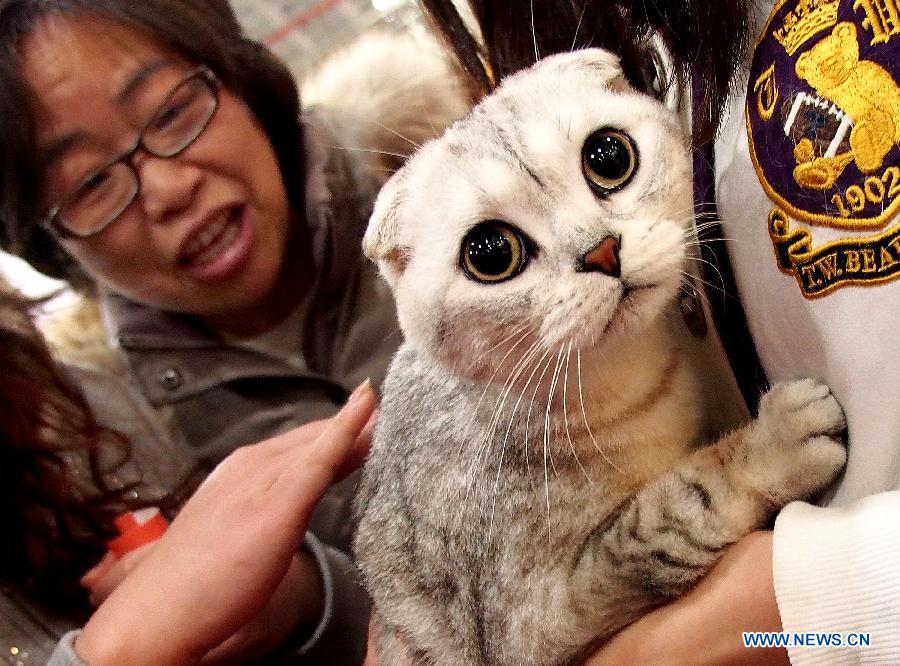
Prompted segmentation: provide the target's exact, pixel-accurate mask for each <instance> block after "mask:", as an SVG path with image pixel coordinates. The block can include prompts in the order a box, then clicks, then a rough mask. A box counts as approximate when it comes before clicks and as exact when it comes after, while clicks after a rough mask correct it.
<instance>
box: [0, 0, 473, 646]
mask: <svg viewBox="0 0 900 666" xmlns="http://www.w3.org/2000/svg"><path fill="white" fill-rule="evenodd" d="M407 51H408V49H407ZM430 54H431V55H430ZM382 55H383V56H388V55H396V51H395V52H394V53H392V54H389V53H387V52H385V53H383V54H382ZM371 60H372V58H368V59H367V60H366V61H365V62H364V61H362V60H360V59H359V58H356V59H353V58H352V57H351V58H350V59H349V61H348V63H349V64H348V66H347V67H345V70H346V69H349V67H350V66H353V67H357V68H359V67H360V66H361V65H363V64H365V65H367V66H369V67H372V68H373V69H374V70H375V71H377V69H376V68H377V67H378V62H377V61H376V62H374V63H373V62H371ZM376 60H377V59H376ZM392 69H393V70H396V69H397V65H394V66H393V68H392ZM365 71H369V70H365ZM407 71H410V70H409V68H407ZM414 71H417V72H419V73H420V74H421V76H422V78H421V79H420V80H415V81H414V82H413V83H412V84H411V85H410V84H409V82H404V85H405V86H406V88H407V89H406V90H405V92H406V95H399V94H398V95H391V96H385V95H381V96H382V97H390V100H389V101H390V104H384V103H382V106H384V107H386V108H389V109H394V110H395V111H396V110H397V109H401V110H402V111H403V113H400V112H397V113H394V115H392V116H390V117H381V116H379V115H378V114H377V113H375V114H370V113H369V112H370V111H371V109H372V108H373V107H377V104H373V103H371V101H370V103H369V104H368V106H360V105H359V104H358V100H355V99H353V98H347V99H346V100H345V106H344V107H343V108H341V109H338V110H337V111H340V113H338V112H337V111H335V112H333V113H330V114H327V115H326V114H325V113H318V112H316V111H315V110H313V109H310V110H309V111H305V112H304V115H303V123H302V124H301V121H300V116H299V103H298V98H297V92H296V88H295V86H294V83H293V81H292V79H291V77H290V75H289V73H288V71H287V70H286V68H285V67H284V66H283V65H282V64H280V63H279V62H278V61H276V60H275V59H274V57H273V56H272V55H271V54H270V53H269V52H268V51H267V50H265V49H264V48H263V47H261V46H260V45H259V44H257V43H255V42H253V41H251V40H249V39H247V38H246V37H245V36H244V35H243V33H242V31H241V29H240V27H239V26H238V23H237V21H236V20H235V17H234V15H233V13H232V11H231V9H230V8H229V6H228V4H227V3H226V2H224V1H210V0H149V1H147V2H140V3H135V2H131V1H130V0H112V1H102V0H51V1H50V2H46V1H44V0H41V1H38V0H0V116H2V117H3V118H4V119H14V122H13V121H12V120H5V121H4V122H3V123H2V128H0V155H2V157H0V164H2V165H3V167H2V169H0V172H2V176H0V178H2V179H3V185H2V187H0V217H2V222H3V231H4V235H5V237H6V241H7V243H8V245H9V246H10V247H11V248H12V249H13V250H14V251H15V252H17V253H19V254H21V255H22V256H24V257H25V258H27V259H28V260H29V261H31V262H32V263H33V264H34V265H35V266H37V267H38V268H41V269H43V270H44V271H46V272H48V273H50V274H53V275H56V276H64V277H68V278H69V279H70V280H71V281H72V282H73V283H74V284H80V285H85V284H88V285H94V284H95V285H97V286H99V289H100V291H101V292H102V293H103V294H104V309H105V313H104V314H105V318H106V320H107V322H108V324H109V325H110V327H111V328H112V331H113V337H114V341H115V343H116V344H117V345H118V347H119V348H120V349H121V350H122V352H123V353H124V355H125V357H126V360H127V361H128V365H129V368H130V370H131V372H132V377H133V380H134V381H135V382H136V384H137V385H138V387H139V388H140V390H141V391H142V392H143V394H144V396H145V397H146V399H147V400H148V401H149V403H150V404H151V405H152V406H153V407H154V408H156V409H157V410H158V411H159V412H160V413H161V414H162V415H163V416H164V417H165V418H166V419H167V424H168V425H169V426H170V428H171V430H172V432H173V434H174V437H175V439H176V440H178V441H183V442H184V443H185V444H186V445H187V447H188V449H189V450H190V452H191V453H192V455H193V456H194V457H195V458H196V459H197V460H199V461H201V462H216V461H218V460H220V459H221V458H223V457H224V456H225V455H226V454H228V453H229V452H231V451H233V450H234V449H235V448H237V447H239V446H242V445H244V444H248V443H251V442H255V441H259V440H260V439H263V438H265V437H269V436H272V435H273V434H276V433H279V432H283V431H284V430H286V429H288V428H290V427H291V426H295V425H297V424H300V423H307V422H310V421H312V420H315V419H321V418H324V417H328V416H331V415H332V414H334V412H335V411H336V409H337V408H338V406H339V405H340V404H342V403H343V402H344V401H345V400H346V397H347V395H348V393H349V389H350V388H351V387H353V386H355V385H356V384H358V383H359V382H360V381H362V380H363V379H364V378H366V377H371V378H372V380H373V382H374V383H376V384H377V383H378V381H379V380H380V378H381V377H382V375H383V373H384V370H385V368H386V366H387V362H388V360H389V358H390V355H391V354H392V353H393V350H394V348H395V347H396V345H397V344H398V343H399V336H398V335H397V326H396V323H395V320H394V312H393V305H392V301H391V298H390V295H389V293H388V291H387V289H386V287H384V286H383V285H382V284H381V283H380V282H379V281H378V280H377V279H376V276H375V271H374V269H373V268H372V267H371V266H369V265H368V263H367V262H365V261H364V260H363V258H362V255H361V252H360V248H359V238H360V237H361V233H362V227H363V225H364V223H365V220H366V219H367V216H368V212H369V208H370V205H371V200H372V198H373V197H374V194H375V191H376V190H377V187H378V184H379V182H380V180H381V179H383V178H384V177H385V175H386V174H384V173H378V172H376V171H375V170H374V169H372V168H371V165H372V161H371V160H366V161H364V160H363V159H362V157H361V156H365V155H367V154H368V151H371V150H378V148H379V146H380V145H384V144H376V145H372V144H370V143H368V139H366V137H372V136H373V134H372V132H367V131H365V129H366V128H369V127H374V128H386V129H384V130H379V131H381V133H382V134H391V135H392V136H393V135H394V134H396V135H399V136H401V137H403V141H404V142H408V143H409V144H410V145H412V144H415V143H416V141H417V140H419V139H421V138H422V134H421V131H422V129H423V128H429V129H428V131H436V130H435V129H434V128H437V127H440V126H441V125H442V124H444V123H445V122H446V121H447V120H448V119H449V118H450V117H452V115H453V114H454V113H460V112H461V110H462V108H463V107H464V105H465V104H464V101H460V99H461V97H460V98H451V97H452V91H457V92H458V89H455V88H452V87H451V97H448V94H447V92H446V91H445V90H443V89H442V86H443V84H444V83H446V82H447V81H448V80H449V79H450V73H449V70H448V69H447V67H446V66H445V65H444V64H443V61H442V59H440V58H438V57H436V56H434V55H433V54H432V52H431V51H425V52H422V53H420V54H419V59H418V61H417V64H416V68H414ZM434 77H437V78H434ZM361 78H365V72H363V74H362V76H361ZM372 80H373V81H376V82H380V81H382V78H380V77H372ZM393 83H394V84H396V83H397V81H394V82H393ZM420 84H421V85H420ZM349 89H353V88H352V87H351V86H349V85H347V86H345V87H344V91H343V92H344V96H345V97H346V90H349ZM435 91H440V95H441V99H447V100H448V101H449V102H451V103H449V104H448V105H447V106H446V107H443V106H442V107H440V108H438V107H437V106H435V107H434V108H429V109H428V110H429V114H426V116H425V117H426V120H427V121H428V122H423V120H422V118H416V122H415V124H414V126H412V124H411V123H409V122H408V120H409V119H410V118H413V117H415V116H417V115H421V113H420V108H421V106H422V105H425V106H426V108H427V107H428V106H429V104H430V100H433V99H435V98H434V97H433V96H432V97H429V95H433V94H434V93H435ZM381 92H383V91H381ZM404 100H405V104H404V103H403V102H404ZM376 110H377V108H376ZM351 111H356V114H358V115H356V114H354V113H351ZM403 114H406V115H403ZM357 123H359V124H358V126H357ZM407 125H410V126H411V127H412V129H411V131H407ZM417 128H418V129H417ZM350 132H352V134H349V136H352V137H353V138H352V139H347V141H352V143H351V144H350V145H348V146H342V143H343V142H344V141H345V139H344V138H343V137H344V136H345V134H347V133H350ZM396 143H397V139H396V138H394V139H392V141H391V142H390V144H389V145H391V146H393V145H394V144H396ZM408 149H409V146H407V150H408ZM388 152H391V153H397V154H398V156H400V155H399V152H400V151H399V149H397V148H393V149H391V148H388ZM382 163H383V162H379V164H382ZM351 486H352V480H351V481H350V482H349V484H345V485H343V486H340V487H337V488H335V489H332V491H330V492H329V493H328V494H327V495H326V497H325V498H324V499H323V501H322V502H320V504H319V506H318V510H317V512H316V515H315V516H314V517H313V519H312V521H311V530H312V532H314V533H315V534H319V535H321V536H322V538H323V539H324V540H325V541H326V543H327V544H328V546H327V547H326V546H322V545H321V544H319V545H318V546H316V547H314V548H312V550H313V552H312V553H310V551H309V544H310V543H313V542H314V543H317V544H318V542H317V541H315V539H314V537H310V539H311V540H312V541H310V540H308V541H307V546H308V548H307V550H304V551H302V552H301V554H300V556H298V557H300V559H303V560H304V561H305V562H306V563H307V564H309V563H310V561H313V560H311V556H312V555H314V556H315V557H314V563H315V565H316V567H318V570H317V571H316V570H313V571H310V570H309V567H304V571H305V572H306V573H305V576H306V578H308V577H309V576H310V575H311V576H312V577H313V580H312V581H311V583H312V585H313V586H316V585H318V586H321V588H322V589H324V590H325V591H326V595H325V597H324V598H323V599H322V600H321V603H320V605H319V606H320V607H319V615H320V617H319V621H318V622H317V623H316V622H313V623H311V625H310V626H308V627H304V628H303V630H302V631H300V632H299V633H298V636H297V637H295V644H296V645H303V644H304V642H305V641H306V640H307V639H314V640H313V642H314V643H315V642H318V643H324V644H327V643H328V641H327V640H326V639H327V634H328V632H332V633H334V634H335V635H337V636H340V637H341V638H342V640H341V641H339V644H340V645H343V646H345V647H346V648H347V649H349V650H351V651H352V650H354V649H356V650H357V652H356V656H359V655H360V654H361V652H360V650H361V646H362V643H363V641H362V640H361V638H360V639H357V640H354V638H353V637H354V636H360V637H362V636H364V631H365V618H364V616H365V608H366V601H365V596H364V595H363V593H362V591H361V590H360V589H359V588H358V586H357V585H356V583H355V579H354V577H353V576H352V575H351V574H350V573H349V572H350V571H352V565H351V563H350V562H349V561H348V558H347V557H346V555H345V554H344V553H343V552H341V551H342V550H343V549H344V548H346V546H347V544H348V542H349V533H350V520H349V501H348V499H349V498H348V494H349V488H350V487H351ZM314 569H315V567H314ZM307 582H310V581H307ZM335 618H337V619H335ZM342 618H343V619H345V620H346V619H348V618H349V619H350V620H352V621H351V623H350V624H352V625H353V626H349V625H342V624H341V621H342V620H341V619H342ZM308 648H309V645H307V647H306V648H304V649H308ZM353 658H354V657H352V656H348V657H346V659H347V660H352V659H353Z"/></svg>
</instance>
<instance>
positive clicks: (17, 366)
mask: <svg viewBox="0 0 900 666" xmlns="http://www.w3.org/2000/svg"><path fill="white" fill-rule="evenodd" d="M0 376H2V377H3V379H2V381H0V495H2V499H0V503H2V507H3V508H2V510H0V531H2V533H3V536H4V538H3V541H2V546H0V579H2V580H3V581H6V582H9V583H12V584H13V585H15V586H16V587H18V588H19V589H21V590H22V591H23V592H25V593H27V594H29V595H30V596H32V597H34V598H36V599H37V600H39V601H42V602H44V603H46V604H47V605H48V606H51V607H55V608H57V609H69V608H72V607H73V606H77V605H80V604H83V603H84V602H85V600H86V597H85V594H84V590H82V589H80V587H79V586H78V580H79V578H80V577H81V575H82V574H84V572H85V571H86V570H87V569H88V568H89V567H91V566H92V565H93V564H95V563H96V562H97V561H98V560H99V558H100V557H101V556H102V555H103V552H104V550H105V542H106V540H107V539H108V538H110V537H111V536H113V533H112V531H111V528H112V520H113V518H114V517H115V516H116V515H118V514H119V513H121V512H123V511H125V510H128V509H131V508H135V506H134V502H133V501H130V500H129V499H128V498H129V497H131V496H132V493H134V492H135V491H136V489H137V487H136V486H133V485H131V486H124V487H117V488H111V487H109V486H108V484H107V481H106V479H107V478H108V477H109V474H110V473H111V472H113V471H115V469H116V468H117V467H119V466H120V465H122V464H124V463H125V462H127V460H128V459H129V456H130V446H129V443H128V442H127V441H126V440H125V439H124V438H123V437H121V436H120V435H118V434H117V433H115V432H113V431H112V430H109V429H107V428H104V427H102V426H101V425H99V424H98V423H97V421H96V420H95V419H94V417H93V415H92V414H91V410H90V409H89V407H88V405H87V403H86V402H85V399H84V397H83V396H82V395H81V393H80V392H79V391H78V390H77V389H76V388H75V387H74V386H73V384H72V383H71V382H70V381H69V379H68V377H66V376H65V375H64V373H63V372H62V371H61V370H60V369H59V368H58V367H57V366H56V365H55V364H54V363H53V361H52V359H51V357H50V353H49V351H48V349H47V347H46V345H45V344H44V342H43V340H42V339H41V337H40V336H39V335H38V333H37V331H35V330H34V327H33V326H32V324H31V320H30V317H29V312H28V303H27V302H26V301H25V300H24V299H22V298H21V297H20V296H19V295H18V294H15V293H13V292H12V291H11V290H10V289H9V288H8V287H6V286H5V285H4V284H2V283H0ZM77 470H81V472H82V473H80V474H79V472H78V471H77ZM85 471H86V474H85V473H84V472H85ZM85 477H86V478H85Z"/></svg>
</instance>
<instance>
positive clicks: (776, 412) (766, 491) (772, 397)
mask: <svg viewBox="0 0 900 666" xmlns="http://www.w3.org/2000/svg"><path fill="white" fill-rule="evenodd" d="M846 425H847V424H846V421H845V419H844V411H843V409H841V406H840V404H838V401H837V399H835V397H834V395H832V393H831V389H829V388H828V387H827V386H825V385H824V384H822V383H820V382H817V381H815V380H812V379H803V380H798V381H792V382H784V383H780V384H776V385H775V386H774V387H772V389H771V390H770V391H769V392H768V393H766V394H765V395H764V396H763V397H762V400H761V401H760V404H759V416H758V417H757V419H756V421H754V422H753V423H752V424H751V425H750V427H749V428H748V431H747V435H746V437H745V440H744V445H745V446H746V449H745V452H744V453H745V456H746V458H745V460H746V462H747V468H746V473H747V477H745V478H746V479H747V481H748V483H749V484H750V485H751V486H753V487H754V488H755V489H756V490H757V491H758V492H760V493H761V494H762V495H763V496H764V497H765V498H766V499H767V500H768V501H769V502H771V504H772V505H773V506H775V507H781V506H783V505H785V504H787V503H788V502H790V501H792V500H795V499H803V498H805V497H809V496H810V495H812V494H813V493H815V492H816V491H818V490H821V489H822V488H824V487H825V486H827V485H828V484H829V483H830V482H831V481H832V480H833V479H834V478H835V477H836V476H837V475H838V473H839V472H840V471H841V470H842V469H843V467H844V464H845V463H846V461H847V450H846V448H845V446H844V444H843V434H844V431H845V429H846Z"/></svg>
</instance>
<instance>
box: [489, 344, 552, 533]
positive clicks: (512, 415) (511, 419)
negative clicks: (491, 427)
mask: <svg viewBox="0 0 900 666" xmlns="http://www.w3.org/2000/svg"><path fill="white" fill-rule="evenodd" d="M547 353H548V354H549V350H548V352H547ZM539 367H540V363H538V364H536V365H535V366H534V370H532V371H531V374H530V375H529V376H528V380H527V381H526V382H525V386H523V387H522V392H521V393H520V394H519V397H518V399H517V400H516V404H515V405H513V408H512V411H511V412H510V416H509V425H507V427H506V434H505V435H504V436H503V445H502V446H501V448H500V462H499V463H498V465H497V475H496V477H495V479H494V492H493V500H492V501H491V519H490V523H489V525H488V543H490V541H491V536H492V534H493V531H494V511H495V509H496V506H497V488H498V486H499V484H500V473H501V471H502V470H503V460H504V458H505V456H506V445H507V444H508V443H509V436H510V433H511V432H512V429H513V424H514V423H515V420H516V414H517V413H518V411H519V405H520V404H521V403H522V399H523V398H524V397H525V393H526V392H527V391H528V387H529V386H530V385H531V380H533V379H534V376H535V374H537V370H538V368H539ZM548 367H549V362H548ZM545 372H546V370H545ZM542 377H543V375H542ZM538 387H540V380H538V385H537V387H536V388H538Z"/></svg>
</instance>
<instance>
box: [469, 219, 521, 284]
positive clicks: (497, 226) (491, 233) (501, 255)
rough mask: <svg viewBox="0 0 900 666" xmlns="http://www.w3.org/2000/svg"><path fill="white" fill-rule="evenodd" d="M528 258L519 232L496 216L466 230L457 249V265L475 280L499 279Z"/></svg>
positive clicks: (517, 270)
mask: <svg viewBox="0 0 900 666" xmlns="http://www.w3.org/2000/svg"><path fill="white" fill-rule="evenodd" d="M527 261H528V246H527V244H526V242H525V239H524V238H523V237H522V234H521V233H520V232H519V231H517V230H516V229H514V228H513V227H511V226H510V225H508V224H506V223H505V222H500V221H499V220H488V221H486V222H482V223H480V224H478V225H477V226H475V227H474V228H473V229H471V230H470V231H469V233H467V234H466V237H465V238H464V239H463V242H462V249H461V250H460V265H461V266H462V268H463V271H465V273H466V275H467V276H469V277H470V278H471V279H472V280H475V281H476V282H502V281H503V280H508V279H510V278H511V277H515V276H516V275H518V274H519V273H521V272H522V270H523V269H524V268H525V264H526V263H527Z"/></svg>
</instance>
